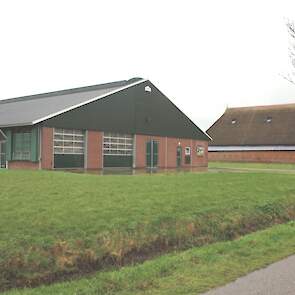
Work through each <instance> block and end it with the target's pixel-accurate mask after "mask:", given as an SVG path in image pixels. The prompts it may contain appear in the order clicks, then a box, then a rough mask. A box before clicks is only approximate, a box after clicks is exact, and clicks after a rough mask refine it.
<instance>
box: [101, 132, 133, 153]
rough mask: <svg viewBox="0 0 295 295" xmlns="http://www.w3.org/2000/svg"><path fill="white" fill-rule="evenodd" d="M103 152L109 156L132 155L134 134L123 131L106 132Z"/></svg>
mask: <svg viewBox="0 0 295 295" xmlns="http://www.w3.org/2000/svg"><path fill="white" fill-rule="evenodd" d="M103 154H104V155H108V156H132V154H133V136H132V135H130V134H121V133H105V134H104V137H103Z"/></svg>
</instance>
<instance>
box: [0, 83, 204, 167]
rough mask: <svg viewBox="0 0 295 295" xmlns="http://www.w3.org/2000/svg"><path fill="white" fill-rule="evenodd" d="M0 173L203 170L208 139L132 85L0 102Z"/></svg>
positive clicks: (150, 92)
mask: <svg viewBox="0 0 295 295" xmlns="http://www.w3.org/2000/svg"><path fill="white" fill-rule="evenodd" d="M0 128H1V129H0V130H1V132H0V141H1V142H2V143H1V150H0V152H1V162H0V164H1V167H7V168H26V169H27V168H33V169H38V168H39V169H54V168H83V169H101V168H105V167H130V168H176V167H181V168H184V167H203V166H205V167H206V166H207V148H208V141H209V138H208V136H207V135H206V134H205V133H204V132H202V131H201V130H200V129H199V128H198V127H197V126H196V125H195V124H194V123H193V122H192V121H191V120H190V119H189V118H188V117H187V116H186V115H185V114H183V113H182V112H181V111H180V110H179V109H178V108H177V107H176V106H175V105H174V104H173V103H172V102H171V101H170V100H169V99H168V98H167V97H166V96H165V95H163V94H162V93H161V92H160V91H159V90H158V89H157V88H156V87H155V86H154V85H153V84H152V83H151V82H150V81H148V80H145V79H141V78H134V79H131V80H128V81H119V82H113V83H107V84H101V85H94V86H89V87H82V88H76V89H69V90H63V91H57V92H51V93H45V94H38V95H32V96H26V97H19V98H14V99H7V100H3V101H0Z"/></svg>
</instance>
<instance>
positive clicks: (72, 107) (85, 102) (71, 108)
mask: <svg viewBox="0 0 295 295" xmlns="http://www.w3.org/2000/svg"><path fill="white" fill-rule="evenodd" d="M146 81H148V80H147V79H142V80H140V81H136V82H134V83H131V84H128V85H126V86H123V87H120V88H118V89H115V90H112V91H110V92H108V93H105V94H102V95H99V96H97V97H94V98H91V99H88V100H86V101H83V102H81V103H79V104H76V105H73V106H71V107H68V108H65V109H63V110H61V111H58V112H55V113H52V114H50V115H47V116H45V117H42V118H40V119H37V120H35V121H33V122H32V125H35V124H38V123H40V122H42V121H45V120H48V119H50V118H53V117H55V116H58V115H60V114H63V113H66V112H68V111H71V110H73V109H76V108H78V107H81V106H83V105H86V104H89V103H91V102H94V101H96V100H99V99H101V98H104V97H107V96H109V95H112V94H115V93H117V92H120V91H122V90H125V89H128V88H130V87H133V86H135V85H138V84H141V83H143V82H146Z"/></svg>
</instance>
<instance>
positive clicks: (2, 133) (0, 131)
mask: <svg viewBox="0 0 295 295" xmlns="http://www.w3.org/2000/svg"><path fill="white" fill-rule="evenodd" d="M0 134H1V135H2V136H3V137H4V140H0V142H4V141H6V139H7V136H6V135H5V134H4V132H3V131H2V130H1V129H0Z"/></svg>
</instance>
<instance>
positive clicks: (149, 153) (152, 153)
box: [146, 140, 159, 168]
mask: <svg viewBox="0 0 295 295" xmlns="http://www.w3.org/2000/svg"><path fill="white" fill-rule="evenodd" d="M158 152H159V143H158V142H157V141H155V140H151V141H148V142H147V143H146V166H147V167H148V168H156V167H157V166H158Z"/></svg>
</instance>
